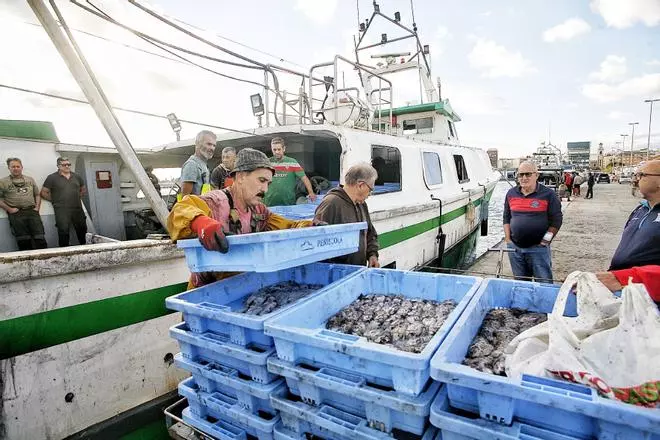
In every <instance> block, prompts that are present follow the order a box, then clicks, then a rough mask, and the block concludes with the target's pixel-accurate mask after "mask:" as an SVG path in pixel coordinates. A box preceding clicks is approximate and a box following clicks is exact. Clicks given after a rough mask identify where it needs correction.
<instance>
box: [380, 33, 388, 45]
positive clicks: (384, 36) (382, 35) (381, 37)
mask: <svg viewBox="0 0 660 440" xmlns="http://www.w3.org/2000/svg"><path fill="white" fill-rule="evenodd" d="M380 43H381V44H385V43H387V34H380Z"/></svg>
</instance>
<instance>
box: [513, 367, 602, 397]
mask: <svg viewBox="0 0 660 440" xmlns="http://www.w3.org/2000/svg"><path fill="white" fill-rule="evenodd" d="M520 384H521V385H522V386H523V387H525V388H531V389H534V390H537V391H545V392H549V393H552V394H556V395H563V396H565V397H573V398H576V399H580V400H586V401H588V402H591V401H593V400H594V390H592V389H591V388H589V387H588V386H586V385H581V384H576V383H571V382H565V381H563V380H557V379H551V378H548V377H539V376H532V375H528V374H523V376H522V379H521V382H520Z"/></svg>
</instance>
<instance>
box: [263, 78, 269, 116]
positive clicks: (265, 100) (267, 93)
mask: <svg viewBox="0 0 660 440" xmlns="http://www.w3.org/2000/svg"><path fill="white" fill-rule="evenodd" d="M269 94H270V90H269V87H268V72H267V71H265V70H264V107H265V109H266V114H265V116H266V127H270V116H269V115H268V113H269V112H270V97H269V96H268V95H269Z"/></svg>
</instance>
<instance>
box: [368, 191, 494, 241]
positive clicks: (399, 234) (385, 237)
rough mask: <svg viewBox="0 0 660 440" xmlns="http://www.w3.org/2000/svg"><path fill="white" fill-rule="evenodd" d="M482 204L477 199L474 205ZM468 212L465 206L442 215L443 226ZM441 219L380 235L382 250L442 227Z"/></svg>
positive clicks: (487, 196) (488, 196)
mask: <svg viewBox="0 0 660 440" xmlns="http://www.w3.org/2000/svg"><path fill="white" fill-rule="evenodd" d="M492 194H493V191H492V190H491V191H490V192H489V193H488V194H486V200H488V199H490V196H492ZM481 202H482V199H477V200H475V201H474V202H473V203H474V205H475V206H479V205H481ZM438 209H439V206H438ZM466 210H467V208H466V207H465V206H461V207H460V208H456V209H454V210H453V211H450V212H448V213H446V214H442V224H443V225H444V224H445V223H449V222H450V221H452V220H455V219H457V218H459V217H460V216H462V215H464V214H465V211H466ZM439 219H440V217H434V218H431V219H428V220H425V221H423V222H420V223H416V224H414V225H410V226H406V227H405V228H401V229H397V230H394V231H389V232H385V233H383V234H379V235H378V245H379V247H380V249H385V248H388V247H390V246H394V245H395V244H398V243H401V242H402V241H406V240H408V239H410V238H413V237H415V236H417V235H420V234H423V233H424V232H428V231H430V230H432V229H435V228H437V227H439V226H440V223H439V221H438V220H439Z"/></svg>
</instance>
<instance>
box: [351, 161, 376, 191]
mask: <svg viewBox="0 0 660 440" xmlns="http://www.w3.org/2000/svg"><path fill="white" fill-rule="evenodd" d="M377 178H378V171H376V169H375V168H374V167H372V166H371V165H370V164H369V163H368V162H358V163H356V164H355V165H353V166H352V167H350V168H349V169H348V171H346V174H344V183H346V185H351V186H352V185H357V184H358V182H360V181H363V182H373V181H375V180H376V179H377Z"/></svg>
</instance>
